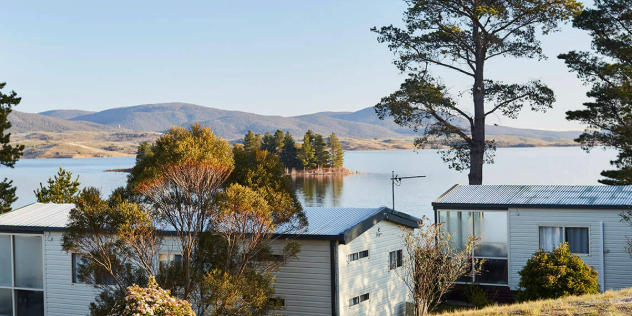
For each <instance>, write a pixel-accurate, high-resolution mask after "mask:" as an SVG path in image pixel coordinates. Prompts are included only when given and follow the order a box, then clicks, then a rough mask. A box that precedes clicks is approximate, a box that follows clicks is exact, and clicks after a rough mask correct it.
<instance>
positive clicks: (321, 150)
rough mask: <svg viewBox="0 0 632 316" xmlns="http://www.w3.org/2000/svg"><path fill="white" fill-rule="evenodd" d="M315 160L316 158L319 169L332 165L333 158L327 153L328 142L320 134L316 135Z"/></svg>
mask: <svg viewBox="0 0 632 316" xmlns="http://www.w3.org/2000/svg"><path fill="white" fill-rule="evenodd" d="M314 158H316V165H317V166H318V167H319V168H322V167H326V166H329V165H330V159H331V157H330V155H329V151H327V142H326V141H325V138H324V137H323V135H320V134H314Z"/></svg>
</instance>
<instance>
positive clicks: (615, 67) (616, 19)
mask: <svg viewBox="0 0 632 316" xmlns="http://www.w3.org/2000/svg"><path fill="white" fill-rule="evenodd" d="M595 5H596V8H594V9H588V10H585V11H584V12H582V14H581V15H579V16H578V17H577V18H575V19H574V21H573V26H574V27H576V28H579V29H582V30H585V31H588V32H589V33H590V35H591V36H592V47H593V49H594V52H581V51H580V52H578V51H572V52H569V53H567V54H561V55H559V56H558V58H560V59H562V60H564V62H565V63H566V65H567V66H568V67H569V68H570V69H571V70H572V71H574V72H576V73H577V75H578V77H579V78H580V79H581V80H583V81H584V82H585V83H586V84H590V85H592V87H591V89H590V91H588V93H587V96H588V97H589V98H591V99H592V100H591V101H589V102H586V103H584V108H583V109H581V110H575V111H568V112H566V118H567V119H568V120H571V121H577V122H581V123H583V124H586V125H587V128H586V130H585V131H584V133H583V134H581V135H580V136H579V138H577V139H576V141H577V142H579V143H581V144H582V146H583V147H584V149H586V150H590V149H591V148H592V147H594V146H607V147H610V148H614V149H616V150H618V151H619V153H618V156H617V158H616V159H615V160H613V161H611V162H610V163H611V164H612V165H613V166H614V167H616V170H605V171H603V172H601V175H602V176H604V177H605V179H601V180H599V182H600V183H603V184H609V185H630V184H632V31H631V30H632V1H630V0H597V1H595Z"/></svg>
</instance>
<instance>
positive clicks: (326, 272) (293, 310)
mask: <svg viewBox="0 0 632 316" xmlns="http://www.w3.org/2000/svg"><path fill="white" fill-rule="evenodd" d="M298 242H299V243H300V244H301V252H300V253H299V254H298V260H297V259H293V260H292V261H290V262H288V263H287V264H286V265H285V266H283V267H281V270H280V271H279V272H278V273H277V277H276V284H275V286H274V289H275V296H276V297H281V298H285V302H286V308H285V309H284V310H282V311H279V312H280V313H282V314H283V315H285V316H293V315H331V265H330V249H329V247H330V246H329V241H327V240H299V241H298ZM284 245H285V242H284V241H281V240H279V241H277V242H275V243H274V244H273V245H272V249H273V251H275V253H279V254H280V253H281V249H282V248H283V246H284Z"/></svg>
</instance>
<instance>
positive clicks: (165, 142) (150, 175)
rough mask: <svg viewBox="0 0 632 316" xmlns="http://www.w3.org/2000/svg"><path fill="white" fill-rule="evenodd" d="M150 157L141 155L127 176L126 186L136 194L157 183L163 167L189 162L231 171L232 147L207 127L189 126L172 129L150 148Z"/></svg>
mask: <svg viewBox="0 0 632 316" xmlns="http://www.w3.org/2000/svg"><path fill="white" fill-rule="evenodd" d="M151 152H152V153H153V154H151V155H146V156H144V158H143V159H141V160H140V161H139V162H138V163H137V164H136V165H135V166H134V168H132V171H131V173H130V175H129V177H128V183H129V184H130V185H131V186H132V188H133V189H134V190H136V191H138V190H139V189H140V187H139V186H140V185H148V184H149V183H150V182H152V181H160V178H161V176H162V168H163V166H166V165H180V164H187V163H190V162H194V163H204V164H207V165H213V166H217V167H218V168H223V169H226V170H228V172H230V170H232V165H233V157H232V151H231V147H230V145H229V144H228V142H226V141H225V140H223V139H221V138H219V137H217V136H215V134H213V132H211V130H210V129H209V128H206V127H203V126H201V125H200V124H192V125H191V127H190V130H187V129H185V128H183V127H180V126H175V127H172V128H171V129H170V130H169V131H167V132H166V133H164V134H163V135H162V136H160V138H158V139H157V140H156V142H155V143H154V144H152V145H151Z"/></svg>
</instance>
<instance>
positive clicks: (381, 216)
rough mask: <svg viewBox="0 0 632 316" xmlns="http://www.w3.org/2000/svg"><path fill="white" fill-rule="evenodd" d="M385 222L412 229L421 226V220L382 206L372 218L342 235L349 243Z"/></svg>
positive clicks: (345, 241)
mask: <svg viewBox="0 0 632 316" xmlns="http://www.w3.org/2000/svg"><path fill="white" fill-rule="evenodd" d="M383 220H389V221H392V222H395V223H398V224H400V225H404V226H407V227H410V228H418V227H419V225H418V224H417V223H418V222H419V221H420V219H419V218H416V217H414V216H411V215H408V214H406V213H402V212H398V211H395V210H393V209H390V208H388V207H386V206H382V207H380V208H379V209H378V211H377V212H375V214H373V215H372V216H371V217H369V218H367V219H365V220H363V221H362V222H360V223H358V224H357V225H355V226H353V227H351V228H350V229H348V230H347V231H345V232H344V233H343V234H340V235H341V236H344V239H343V240H344V243H349V242H351V241H353V240H354V239H356V238H357V237H358V236H360V235H362V234H363V233H365V232H366V231H367V230H369V229H371V227H373V226H375V225H377V224H378V223H379V222H381V221H383Z"/></svg>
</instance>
